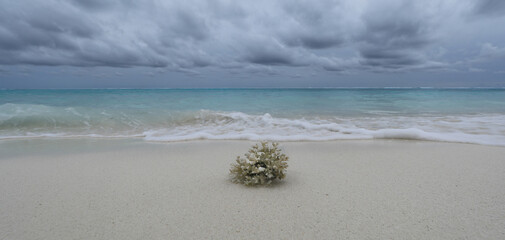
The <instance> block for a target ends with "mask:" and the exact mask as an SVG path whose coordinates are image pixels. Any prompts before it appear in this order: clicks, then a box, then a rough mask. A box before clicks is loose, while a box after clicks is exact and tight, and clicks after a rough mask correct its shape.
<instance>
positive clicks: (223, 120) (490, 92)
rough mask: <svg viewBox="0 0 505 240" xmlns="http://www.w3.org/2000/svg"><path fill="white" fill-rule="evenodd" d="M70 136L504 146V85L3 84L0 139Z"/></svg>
mask: <svg viewBox="0 0 505 240" xmlns="http://www.w3.org/2000/svg"><path fill="white" fill-rule="evenodd" d="M75 136H80V137H100V138H102V137H126V138H129V137H136V138H143V139H145V140H148V141H181V140H193V139H249V140H262V139H267V140H284V141H299V140H305V141H321V140H336V139H372V138H391V139H396V138H398V139H419V140H431V141H448V142H466V143H477V144H486V145H501V146H505V89H198V90H195V89H191V90H189V89H158V90H126V89H124V90H119V89H116V90H1V91H0V138H3V139H7V138H33V137H46V138H60V137H75Z"/></svg>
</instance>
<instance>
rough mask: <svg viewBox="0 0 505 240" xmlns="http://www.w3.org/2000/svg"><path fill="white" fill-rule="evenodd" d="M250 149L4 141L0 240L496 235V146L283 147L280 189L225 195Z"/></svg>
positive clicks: (499, 167)
mask: <svg viewBox="0 0 505 240" xmlns="http://www.w3.org/2000/svg"><path fill="white" fill-rule="evenodd" d="M253 143H255V141H248V140H241V141H236V140H235V141H230V140H200V141H185V142H171V143H164V142H146V141H142V140H135V139H127V140H125V139H30V140H7V141H5V140H2V141H0V193H1V194H0V205H1V206H2V209H1V210H0V239H76V238H86V239H139V238H156V239H158V238H165V239H191V238H193V239H195V238H197V239H202V238H208V239H209V238H210V239H223V238H225V239H230V238H231V239H257V238H269V239H291V238H296V239H335V238H337V239H340V238H350V239H363V238H379V239H384V238H400V239H420V238H421V239H434V238H438V239H455V238H469V239H501V238H503V237H504V236H505V230H504V229H505V161H503V160H502V158H503V156H505V148H504V147H497V146H484V145H476V144H462V143H444V142H431V141H415V140H338V141H322V142H280V147H281V148H282V149H284V152H285V153H286V154H287V155H288V156H289V157H290V160H289V161H288V164H289V167H288V169H287V176H286V179H285V180H283V181H280V182H278V183H276V184H274V185H272V186H270V187H252V188H251V187H244V186H241V185H237V184H233V183H231V182H230V181H229V178H228V169H229V166H230V164H231V163H232V162H233V161H234V160H235V158H236V156H238V155H243V154H244V153H245V152H246V151H247V149H248V148H249V147H250V146H251V145H252V144H253ZM27 151H28V152H27Z"/></svg>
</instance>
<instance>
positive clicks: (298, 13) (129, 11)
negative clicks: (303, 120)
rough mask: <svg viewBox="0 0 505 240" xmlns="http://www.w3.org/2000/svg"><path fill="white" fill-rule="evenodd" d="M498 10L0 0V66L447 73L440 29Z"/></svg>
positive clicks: (431, 4) (471, 4) (332, 3)
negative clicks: (282, 67)
mask: <svg viewBox="0 0 505 240" xmlns="http://www.w3.org/2000/svg"><path fill="white" fill-rule="evenodd" d="M504 9H505V5H504V4H503V1H501V0H486V1H470V0H467V1H451V0H447V1H442V2H441V1H435V0H427V1H422V2H421V1H418V2H414V1H400V0H382V1H365V0H352V1H351V0H348V1H344V0H342V1H339V0H322V1H309V0H293V1H271V0H270V1H267V0H258V1H231V0H230V1H225V0H216V1H203V0H202V1H200V0H187V1H161V0H159V1H158V0H145V1H133V0H124V1H120V0H108V1H107V0H72V1H70V0H69V1H59V0H45V1H38V0H19V1H10V0H0V64H1V65H18V64H29V65H49V66H53V65H54V66H58V65H69V66H84V67H87V66H109V67H136V66H146V67H162V68H167V69H173V70H190V69H198V68H202V67H216V68H222V69H237V68H239V69H240V68H244V69H247V68H251V66H253V67H254V66H259V67H261V66H288V67H300V66H305V67H312V68H315V69H322V70H327V71H336V72H346V71H347V72H349V71H351V72H352V71H372V72H376V71H379V72H384V71H386V72H389V71H408V70H419V69H425V70H432V69H447V68H449V67H450V66H452V65H454V62H457V61H451V60H450V59H449V58H443V57H441V54H440V52H441V51H438V50H437V49H441V48H443V47H444V46H443V44H441V43H440V42H443V40H444V34H443V29H447V28H450V27H451V26H447V25H450V24H452V25H455V26H463V25H464V24H468V23H467V22H468V21H476V20H468V19H477V18H482V17H490V18H496V17H501V16H502V15H503V14H504V13H505V11H504ZM449 43H450V42H449ZM446 44H447V41H446ZM487 44H489V43H487ZM481 46H482V47H483V51H497V49H498V47H501V46H494V45H482V44H481ZM476 54H481V55H482V54H490V53H478V52H476ZM476 56H477V55H476ZM479 56H480V55H479ZM459 64H460V65H461V61H459Z"/></svg>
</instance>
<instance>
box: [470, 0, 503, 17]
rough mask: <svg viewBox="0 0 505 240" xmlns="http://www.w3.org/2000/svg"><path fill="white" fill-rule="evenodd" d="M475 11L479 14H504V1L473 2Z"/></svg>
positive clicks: (482, 0) (483, 0) (485, 0)
mask: <svg viewBox="0 0 505 240" xmlns="http://www.w3.org/2000/svg"><path fill="white" fill-rule="evenodd" d="M475 12H476V13H477V14H479V15H504V14H505V1H503V0H480V1H477V2H476V3H475Z"/></svg>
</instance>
